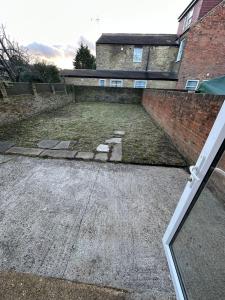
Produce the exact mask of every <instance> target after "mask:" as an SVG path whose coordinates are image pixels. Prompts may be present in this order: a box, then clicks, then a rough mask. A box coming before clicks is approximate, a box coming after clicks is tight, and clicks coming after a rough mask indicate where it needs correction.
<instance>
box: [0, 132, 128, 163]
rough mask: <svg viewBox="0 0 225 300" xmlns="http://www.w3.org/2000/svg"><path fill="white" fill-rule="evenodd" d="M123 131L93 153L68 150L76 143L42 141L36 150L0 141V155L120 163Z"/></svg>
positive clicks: (114, 133)
mask: <svg viewBox="0 0 225 300" xmlns="http://www.w3.org/2000/svg"><path fill="white" fill-rule="evenodd" d="M124 135H125V131H122V130H115V131H114V132H113V137H111V138H109V139H107V140H106V141H105V144H100V145H98V147H97V148H96V151H95V153H94V152H82V151H79V152H77V151H75V150H69V149H70V148H71V146H73V145H75V144H76V143H77V141H59V140H42V141H40V142H39V143H38V144H37V146H38V148H25V147H15V146H14V145H15V143H12V142H9V141H0V153H4V154H17V155H27V156H39V157H50V158H66V159H82V160H96V161H102V162H106V161H112V162H121V161H122V136H124Z"/></svg>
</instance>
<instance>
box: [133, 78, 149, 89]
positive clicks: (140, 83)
mask: <svg viewBox="0 0 225 300" xmlns="http://www.w3.org/2000/svg"><path fill="white" fill-rule="evenodd" d="M146 86H147V81H146V80H135V81H134V87H135V88H139V89H145V88H146Z"/></svg>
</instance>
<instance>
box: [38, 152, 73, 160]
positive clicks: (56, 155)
mask: <svg viewBox="0 0 225 300" xmlns="http://www.w3.org/2000/svg"><path fill="white" fill-rule="evenodd" d="M76 153H77V151H72V150H45V151H43V152H42V153H41V154H40V156H41V157H53V158H68V159H73V158H74V157H75V155H76Z"/></svg>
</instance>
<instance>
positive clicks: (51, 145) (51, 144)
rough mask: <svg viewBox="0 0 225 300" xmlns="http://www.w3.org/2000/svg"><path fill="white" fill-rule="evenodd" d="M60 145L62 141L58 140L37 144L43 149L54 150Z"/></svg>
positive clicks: (43, 141)
mask: <svg viewBox="0 0 225 300" xmlns="http://www.w3.org/2000/svg"><path fill="white" fill-rule="evenodd" d="M59 143H60V141H57V140H42V141H40V142H39V143H38V144H37V146H38V147H39V148H43V149H52V148H54V147H55V146H56V145H57V144H59Z"/></svg>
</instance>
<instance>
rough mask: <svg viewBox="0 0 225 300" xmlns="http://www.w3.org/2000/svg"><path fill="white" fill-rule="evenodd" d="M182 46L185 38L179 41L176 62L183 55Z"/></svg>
mask: <svg viewBox="0 0 225 300" xmlns="http://www.w3.org/2000/svg"><path fill="white" fill-rule="evenodd" d="M184 46H185V39H183V40H182V41H181V42H180V47H179V51H178V53H177V62H178V61H180V60H181V58H182V56H183V52H184Z"/></svg>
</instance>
